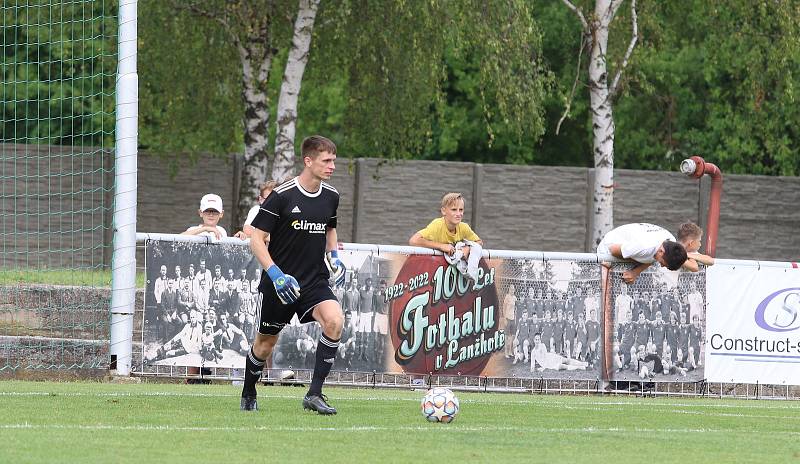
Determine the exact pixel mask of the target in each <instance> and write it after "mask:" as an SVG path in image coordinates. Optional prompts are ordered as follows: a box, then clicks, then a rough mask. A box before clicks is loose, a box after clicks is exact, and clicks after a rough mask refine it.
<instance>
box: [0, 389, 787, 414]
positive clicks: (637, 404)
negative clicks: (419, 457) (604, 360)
mask: <svg viewBox="0 0 800 464" xmlns="http://www.w3.org/2000/svg"><path fill="white" fill-rule="evenodd" d="M329 391H333V392H334V393H333V395H331V397H332V398H333V399H336V400H341V401H387V402H397V401H407V402H415V403H416V402H419V401H420V398H422V395H423V393H422V392H420V394H419V396H418V397H416V398H414V397H406V398H402V397H400V398H398V397H389V396H338V395H336V393H335V392H336V389H331V390H329ZM387 393H388V391H387ZM403 393H409V394H410V393H411V392H403ZM456 393H457V394H460V393H461V392H456ZM477 395H479V394H476V393H472V392H470V394H469V398H463V397H462V398H460V399H461V403H462V404H490V405H495V404H496V405H533V406H539V407H544V408H559V409H561V408H564V409H587V410H596V411H602V410H607V409H620V407H625V408H634V409H635V408H646V409H647V410H652V409H658V408H664V409H666V410H667V411H665V412H675V410H674V409H673V408H692V409H699V408H704V409H715V408H719V409H755V410H789V411H800V402H796V401H789V403H790V404H774V403H772V404H765V403H764V402H765V401H770V400H748V403H749V404H741V403H740V404H730V403H728V401H731V399H719V400H718V399H715V398H703V399H700V398H698V402H697V403H691V402H688V403H687V402H677V403H675V402H664V401H662V400H663V399H659V398H637V399H631V400H629V401H603V400H597V401H577V402H576V401H573V399H574V397H572V396H569V395H565V396H561V397H559V396H552V395H550V396H544V397H542V396H538V395H536V396H534V395H525V396H521V395H524V394H519V395H520V396H519V397H518V398H517V399H514V398H511V395H506V394H493V393H490V394H487V395H486V396H483V397H480V396H477ZM3 396H10V397H14V396H19V397H25V396H30V397H41V396H52V397H59V396H63V397H99V398H115V397H121V398H125V397H131V398H136V397H145V398H147V397H153V398H158V397H167V398H180V397H185V398H238V397H240V396H241V394H240V393H239V392H238V390H237V391H236V392H232V393H198V392H190V391H187V392H96V393H87V392H63V393H62V392H44V391H29V392H14V391H0V397H3ZM258 397H259V398H267V399H268V398H274V399H297V398H302V393H298V394H297V395H288V394H274V393H273V394H270V393H264V392H263V391H262V392H261V393H260V394H259V395H258ZM498 397H499V398H498ZM562 399H563V400H562ZM701 401H709V402H706V403H704V402H701ZM780 401H787V400H780ZM702 414H705V413H702ZM719 414H722V413H719ZM743 417H755V416H743Z"/></svg>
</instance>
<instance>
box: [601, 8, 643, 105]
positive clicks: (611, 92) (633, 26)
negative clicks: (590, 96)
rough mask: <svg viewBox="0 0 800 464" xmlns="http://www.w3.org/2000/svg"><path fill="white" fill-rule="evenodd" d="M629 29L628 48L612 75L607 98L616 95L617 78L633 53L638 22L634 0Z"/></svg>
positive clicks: (637, 32)
mask: <svg viewBox="0 0 800 464" xmlns="http://www.w3.org/2000/svg"><path fill="white" fill-rule="evenodd" d="M631 29H632V33H631V41H630V43H629V44H628V49H627V50H625V56H624V57H623V58H622V64H621V65H620V67H619V69H617V73H616V75H614V81H613V82H612V83H611V88H610V89H609V90H608V98H609V99H610V98H614V96H616V94H617V91H618V90H619V87H618V84H619V78H620V76H622V71H624V70H625V68H626V67H627V66H628V60H629V59H630V57H631V54H632V53H633V49H634V47H636V41H637V40H639V24H638V18H637V16H636V0H631Z"/></svg>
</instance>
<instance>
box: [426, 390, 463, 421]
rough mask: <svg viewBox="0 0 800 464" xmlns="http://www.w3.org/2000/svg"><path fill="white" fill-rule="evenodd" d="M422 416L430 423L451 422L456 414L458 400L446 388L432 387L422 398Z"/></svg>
mask: <svg viewBox="0 0 800 464" xmlns="http://www.w3.org/2000/svg"><path fill="white" fill-rule="evenodd" d="M421 407H422V415H423V416H425V419H427V420H428V421H430V422H444V423H448V422H453V420H454V419H455V418H456V414H458V409H459V407H458V398H456V395H455V394H453V392H452V391H450V390H449V389H447V388H444V387H434V388H431V389H430V390H428V392H427V393H425V397H423V398H422V403H421Z"/></svg>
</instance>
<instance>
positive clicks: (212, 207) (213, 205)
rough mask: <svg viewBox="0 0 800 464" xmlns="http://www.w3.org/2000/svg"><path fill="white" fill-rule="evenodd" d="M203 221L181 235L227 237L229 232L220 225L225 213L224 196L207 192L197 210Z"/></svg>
mask: <svg viewBox="0 0 800 464" xmlns="http://www.w3.org/2000/svg"><path fill="white" fill-rule="evenodd" d="M197 212H198V214H199V215H200V218H201V219H202V220H203V223H202V224H200V225H196V226H191V227H189V228H188V229H186V231H184V232H183V233H181V235H202V236H205V237H212V238H216V239H217V240H219V239H221V238H225V237H227V236H228V233H227V232H225V229H224V228H223V227H222V226H220V225H219V221H220V219H222V216H223V215H224V214H225V210H223V209H222V198H220V197H219V195H216V194H213V193H207V194H205V195H203V198H201V199H200V209H199V210H198V211H197Z"/></svg>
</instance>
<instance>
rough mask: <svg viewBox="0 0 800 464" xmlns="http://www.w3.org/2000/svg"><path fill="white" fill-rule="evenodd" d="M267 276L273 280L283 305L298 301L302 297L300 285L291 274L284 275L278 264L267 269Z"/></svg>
mask: <svg viewBox="0 0 800 464" xmlns="http://www.w3.org/2000/svg"><path fill="white" fill-rule="evenodd" d="M267 275H268V276H269V278H270V279H271V280H272V285H274V286H275V292H276V293H277V294H278V298H280V299H281V302H282V303H283V304H285V305H288V304H292V303H294V302H295V301H297V299H298V298H299V297H300V284H299V283H297V279H295V278H294V277H292V276H290V275H289V274H284V273H283V271H281V268H279V267H278V265H277V264H273V265H272V266H270V267H269V269H267Z"/></svg>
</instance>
